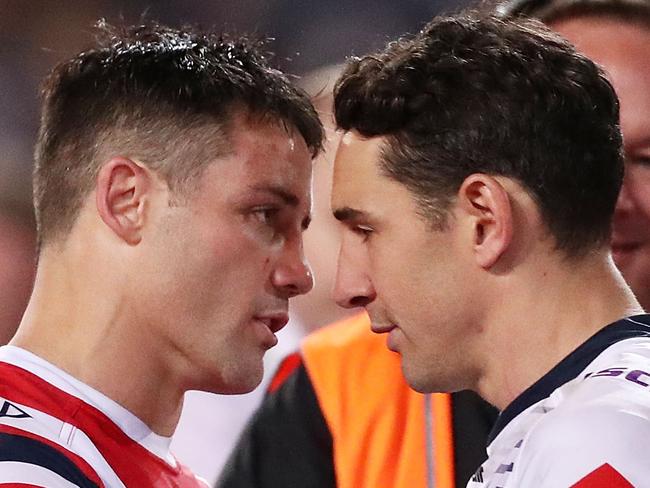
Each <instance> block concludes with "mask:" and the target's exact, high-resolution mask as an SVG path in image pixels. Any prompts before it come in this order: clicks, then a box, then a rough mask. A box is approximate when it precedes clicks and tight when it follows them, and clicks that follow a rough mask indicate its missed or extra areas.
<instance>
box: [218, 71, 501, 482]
mask: <svg viewBox="0 0 650 488" xmlns="http://www.w3.org/2000/svg"><path fill="white" fill-rule="evenodd" d="M340 70H341V66H333V67H331V68H327V69H324V70H320V71H319V72H317V73H314V74H313V75H312V76H311V77H309V78H308V79H307V80H306V81H304V83H305V84H306V89H307V92H308V93H310V94H313V97H314V98H313V99H314V105H315V107H316V109H317V110H318V112H319V114H320V115H321V118H322V120H323V124H324V126H325V129H326V133H327V134H328V135H329V137H328V141H327V142H326V145H325V148H326V151H325V152H324V154H323V155H322V156H321V157H320V158H319V159H318V160H317V161H316V162H315V165H314V204H315V205H314V223H313V225H312V228H310V229H309V230H308V231H307V232H306V235H305V246H306V254H307V256H308V257H309V262H310V263H311V265H312V267H313V269H314V272H315V273H314V275H315V279H316V281H315V283H316V284H315V290H314V291H313V292H310V293H309V294H307V295H305V296H303V297H299V298H297V299H296V300H295V301H294V302H293V304H292V307H293V305H294V304H297V305H298V306H299V307H298V310H297V312H298V316H299V317H304V318H305V320H310V321H313V322H316V323H319V324H323V323H326V320H327V319H328V318H329V320H331V321H334V320H335V319H336V318H337V317H340V316H341V314H342V312H341V311H342V310H345V309H342V308H339V309H338V311H337V310H336V309H335V308H334V306H335V302H334V301H333V300H332V299H331V291H332V288H333V285H334V279H335V271H336V257H337V254H338V248H339V244H340V239H339V235H340V230H339V229H338V228H337V227H336V226H335V224H336V221H335V219H334V218H333V217H332V215H331V211H330V193H331V181H332V170H333V159H334V154H335V151H336V147H337V145H338V142H339V138H340V133H338V132H335V123H334V117H333V114H332V103H333V98H332V90H333V87H334V83H335V81H336V79H337V78H338V76H339V75H340ZM314 292H315V293H314ZM323 312H325V313H323ZM495 418H496V410H495V409H494V408H493V407H491V406H490V405H488V404H487V403H485V402H484V401H482V400H481V399H480V398H479V397H478V396H477V395H475V394H474V393H471V392H461V393H454V394H453V395H446V394H439V395H422V394H420V393H417V392H415V391H414V390H412V389H411V388H409V386H408V384H407V383H406V381H405V380H404V377H403V375H402V372H401V369H400V362H399V356H397V355H396V354H394V353H392V352H390V351H388V350H387V349H386V347H385V340H384V338H383V337H380V336H377V335H376V334H373V333H372V332H371V331H370V325H369V322H368V318H367V316H366V315H365V314H357V315H356V316H354V317H350V318H347V319H342V320H341V321H340V322H336V323H333V324H331V325H329V326H327V327H324V328H323V329H322V330H320V331H317V332H314V333H312V334H311V335H310V336H309V337H307V338H306V339H305V340H304V341H303V343H302V344H301V347H300V348H299V351H298V352H296V353H294V354H291V355H289V356H288V357H287V358H286V359H285V360H284V361H283V363H282V364H281V366H280V367H279V369H278V371H277V372H276V374H275V375H274V377H273V379H272V380H271V382H270V385H269V388H268V390H267V393H266V396H265V397H264V401H263V403H262V405H261V406H260V407H259V409H258V410H257V411H256V412H255V414H254V415H253V417H252V418H251V420H250V422H249V424H248V425H247V427H246V429H245V431H244V432H243V433H242V436H241V438H240V440H239V443H238V444H237V446H236V448H235V450H234V451H233V453H232V455H231V457H230V459H229V461H228V463H227V465H226V466H225V469H224V471H223V473H222V474H221V477H220V479H219V481H218V483H217V486H218V487H219V488H275V487H284V486H287V487H289V486H305V487H310V488H320V487H322V488H332V487H334V486H337V487H338V488H375V487H377V486H390V487H393V488H420V487H422V488H428V487H433V486H435V487H438V488H452V487H453V486H463V485H464V484H466V483H467V481H468V480H469V478H470V476H471V475H472V474H473V472H474V470H475V469H476V467H477V466H478V465H479V464H480V463H481V462H482V461H483V460H484V459H485V449H484V446H485V443H486V441H487V435H488V433H489V430H490V428H491V427H492V424H493V422H494V420H495Z"/></svg>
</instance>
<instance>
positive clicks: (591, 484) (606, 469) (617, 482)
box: [571, 464, 634, 488]
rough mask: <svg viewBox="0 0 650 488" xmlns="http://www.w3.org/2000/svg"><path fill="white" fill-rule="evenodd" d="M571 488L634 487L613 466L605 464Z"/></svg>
mask: <svg viewBox="0 0 650 488" xmlns="http://www.w3.org/2000/svg"><path fill="white" fill-rule="evenodd" d="M571 488H634V486H633V485H632V483H630V482H629V481H628V480H626V479H625V477H624V476H623V475H622V474H621V473H619V472H618V471H616V470H615V469H614V468H613V467H612V466H610V465H609V464H603V465H602V466H601V467H600V468H598V469H596V470H595V471H592V472H591V473H589V474H588V475H587V476H585V477H584V478H582V479H581V480H580V481H578V482H577V483H576V484H575V485H573V486H572V487H571Z"/></svg>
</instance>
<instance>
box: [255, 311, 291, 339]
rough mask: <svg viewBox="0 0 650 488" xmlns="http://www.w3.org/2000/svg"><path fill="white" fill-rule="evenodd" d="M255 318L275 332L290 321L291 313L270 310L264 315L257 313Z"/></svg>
mask: <svg viewBox="0 0 650 488" xmlns="http://www.w3.org/2000/svg"><path fill="white" fill-rule="evenodd" d="M254 318H255V320H259V321H260V322H262V323H263V324H264V325H266V326H267V327H268V328H269V330H270V331H271V332H273V333H274V334H275V333H276V332H278V331H280V330H281V329H282V328H283V327H284V326H285V325H287V322H289V314H287V313H286V312H270V313H265V314H263V315H256V316H255V317H254Z"/></svg>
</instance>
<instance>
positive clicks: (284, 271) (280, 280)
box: [271, 240, 314, 298]
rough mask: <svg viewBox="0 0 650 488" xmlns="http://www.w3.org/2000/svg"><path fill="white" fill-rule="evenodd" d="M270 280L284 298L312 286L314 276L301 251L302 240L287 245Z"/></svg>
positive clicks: (301, 292) (306, 290) (303, 292)
mask: <svg viewBox="0 0 650 488" xmlns="http://www.w3.org/2000/svg"><path fill="white" fill-rule="evenodd" d="M271 281H272V283H273V286H274V287H275V288H276V290H279V292H280V294H281V295H282V296H283V297H284V298H292V297H295V296H298V295H304V294H305V293H307V292H309V290H311V289H312V288H313V287H314V278H313V276H312V272H311V268H310V267H309V263H308V262H307V259H306V258H305V254H304V252H303V248H302V240H300V242H299V243H297V244H295V245H287V247H286V248H285V251H284V253H283V256H282V258H281V259H280V260H279V261H278V264H277V266H276V267H275V269H274V270H273V274H272V276H271Z"/></svg>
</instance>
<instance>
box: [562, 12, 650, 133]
mask: <svg viewBox="0 0 650 488" xmlns="http://www.w3.org/2000/svg"><path fill="white" fill-rule="evenodd" d="M551 27H552V28H553V29H555V30H556V31H557V32H559V33H560V34H561V35H563V36H564V37H566V38H567V39H568V40H569V41H571V42H572V43H573V44H575V46H576V48H577V49H578V51H580V52H582V53H583V54H585V55H586V56H588V57H589V58H591V59H593V60H594V61H595V62H596V63H597V64H599V65H600V66H601V67H602V68H603V69H604V70H605V71H606V72H607V75H608V77H609V78H610V80H611V82H612V85H613V86H614V89H615V90H616V93H617V95H618V97H619V99H620V102H621V124H622V129H623V133H624V134H625V139H626V141H625V142H626V145H627V144H628V143H630V142H632V140H633V139H636V138H638V137H639V136H641V134H640V131H644V133H645V134H647V133H648V132H649V131H650V124H648V121H649V120H650V115H648V114H650V55H649V54H648V53H649V52H650V51H649V49H650V26H648V27H644V26H642V25H639V24H636V23H630V22H626V21H624V20H620V19H614V18H607V17H604V16H583V17H574V18H567V19H564V20H558V21H556V22H554V23H552V24H551Z"/></svg>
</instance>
